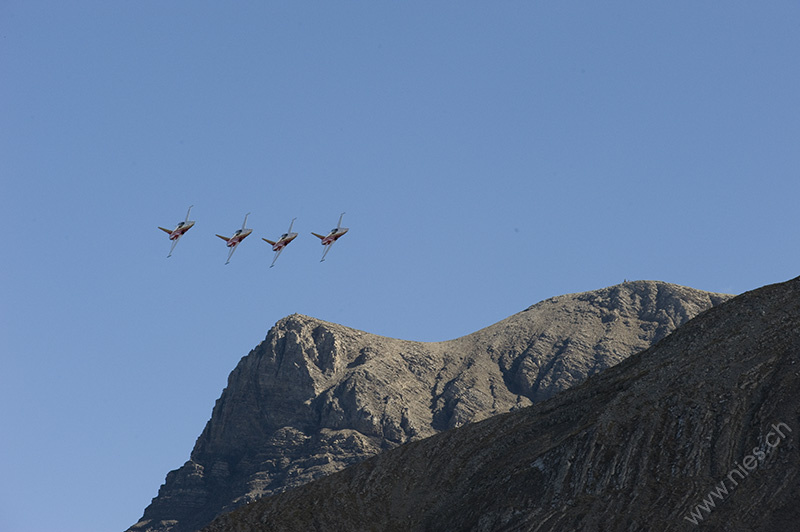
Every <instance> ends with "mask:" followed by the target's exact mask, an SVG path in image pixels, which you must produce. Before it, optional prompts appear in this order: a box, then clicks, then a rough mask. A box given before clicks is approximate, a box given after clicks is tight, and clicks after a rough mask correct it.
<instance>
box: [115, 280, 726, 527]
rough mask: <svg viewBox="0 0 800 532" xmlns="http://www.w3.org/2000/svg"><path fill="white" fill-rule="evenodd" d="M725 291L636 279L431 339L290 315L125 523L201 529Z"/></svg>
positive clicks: (643, 334)
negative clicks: (136, 516) (187, 451)
mask: <svg viewBox="0 0 800 532" xmlns="http://www.w3.org/2000/svg"><path fill="white" fill-rule="evenodd" d="M728 297H729V296H724V295H720V294H711V293H708V292H702V291H699V290H693V289H690V288H685V287H681V286H676V285H671V284H667V283H660V282H651V281H637V282H628V283H624V284H622V285H618V286H613V287H610V288H606V289H602V290H596V291H592V292H586V293H581V294H572V295H567V296H560V297H555V298H552V299H548V300H546V301H543V302H541V303H538V304H536V305H534V306H532V307H530V308H528V309H527V310H525V311H523V312H520V313H518V314H515V315H513V316H511V317H509V318H507V319H505V320H503V321H501V322H499V323H497V324H495V325H492V326H490V327H487V328H485V329H482V330H480V331H478V332H475V333H473V334H470V335H467V336H464V337H462V338H458V339H455V340H450V341H445V342H433V343H423V342H412V341H404V340H396V339H391V338H385V337H381V336H377V335H372V334H369V333H365V332H362V331H357V330H354V329H350V328H347V327H343V326H341V325H336V324H333V323H327V322H323V321H320V320H316V319H313V318H309V317H306V316H301V315H296V314H295V315H292V316H289V317H287V318H284V319H282V320H281V321H279V322H278V323H277V324H276V325H275V326H274V327H273V328H272V329H271V330H270V332H269V334H268V335H267V337H266V339H265V340H264V341H263V342H262V343H261V344H260V345H259V346H258V347H256V348H255V349H254V350H253V351H252V352H251V353H250V354H249V355H247V356H246V357H244V358H243V359H242V360H241V361H240V362H239V364H238V366H237V367H236V369H234V371H233V372H232V373H231V375H230V377H229V379H228V386H227V388H226V389H225V390H224V391H223V393H222V396H221V397H220V399H219V400H218V401H217V404H216V406H215V407H214V410H213V413H212V417H211V420H210V421H209V422H208V424H207V425H206V428H205V430H204V431H203V433H202V434H201V436H200V437H199V438H198V440H197V443H196V445H195V448H194V450H193V451H192V454H191V459H190V460H189V461H188V462H186V464H184V466H183V467H181V468H180V469H178V470H175V471H172V472H170V473H169V474H168V475H167V479H166V482H165V484H164V485H163V486H162V487H161V489H160V490H159V494H158V497H156V498H155V499H153V502H152V504H151V505H150V506H149V507H148V508H147V509H146V510H145V513H144V516H143V517H142V519H141V520H140V522H139V523H137V524H136V525H134V526H133V527H131V529H130V530H131V531H160V532H188V531H194V530H197V529H198V528H200V527H202V526H204V525H205V524H207V523H208V522H210V521H211V519H212V518H214V517H215V516H216V515H218V514H219V513H222V512H225V511H229V510H231V509H233V508H235V507H237V506H240V505H242V504H244V503H246V502H249V501H252V500H254V499H258V498H260V497H264V496H268V495H273V494H276V493H280V492H282V491H284V490H286V489H287V488H290V487H294V486H299V485H302V484H305V483H307V482H309V481H311V480H314V479H316V478H319V477H322V476H325V475H328V474H330V473H333V472H335V471H339V470H341V469H342V468H344V467H346V466H348V465H351V464H354V463H356V462H360V461H362V460H364V459H366V458H368V457H370V456H373V455H375V454H377V453H379V452H380V451H382V450H386V449H391V448H394V447H397V446H398V445H401V444H403V443H406V442H409V441H412V440H418V439H421V438H425V437H428V436H431V435H434V434H436V433H438V432H440V431H443V430H447V429H451V428H454V427H459V426H461V425H464V424H466V423H469V422H473V421H478V420H481V419H485V418H487V417H489V416H493V415H496V414H501V413H505V412H509V411H512V410H515V409H519V408H522V407H525V406H529V405H531V404H533V403H534V402H537V401H540V400H543V399H547V398H549V397H551V396H552V395H554V394H556V393H558V392H560V391H562V390H565V389H567V388H570V387H572V386H574V385H576V384H578V383H581V382H582V381H584V380H585V379H586V378H587V377H589V376H591V375H593V374H595V373H597V372H599V371H601V370H603V369H605V368H608V367H610V366H613V365H615V364H617V363H618V362H620V361H621V360H623V359H625V358H626V357H629V356H630V355H632V354H634V353H636V352H638V351H641V350H642V349H645V348H647V347H649V346H650V345H652V344H653V343H654V342H656V341H658V340H660V339H662V338H664V337H665V336H666V335H668V334H669V333H670V332H671V331H672V330H674V329H675V328H676V327H678V326H679V325H681V324H682V323H684V322H686V321H687V320H688V319H690V318H692V317H693V316H695V315H697V314H698V313H700V312H702V311H705V310H707V309H709V308H710V307H712V306H713V305H715V304H717V303H719V302H721V301H723V300H725V299H727V298H728Z"/></svg>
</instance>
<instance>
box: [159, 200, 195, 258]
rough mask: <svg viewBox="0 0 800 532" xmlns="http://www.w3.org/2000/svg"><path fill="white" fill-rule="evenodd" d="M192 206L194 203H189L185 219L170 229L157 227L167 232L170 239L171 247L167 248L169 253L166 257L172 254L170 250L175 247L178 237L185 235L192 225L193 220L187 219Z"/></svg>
mask: <svg viewBox="0 0 800 532" xmlns="http://www.w3.org/2000/svg"><path fill="white" fill-rule="evenodd" d="M192 207H194V205H190V206H189V210H188V211H186V219H185V220H184V221H182V222H180V223H178V225H177V226H176V227H175V229H173V230H172V231H170V230H169V229H165V228H163V227H159V229H161V230H162V231H164V232H165V233H167V234H168V235H169V239H170V240H172V247H170V248H169V255H167V257H171V256H172V251H173V250H174V249H175V246H177V245H178V240H180V238H181V237H182V236H183V235H185V234H186V232H187V231H188V230H189V229H191V228H192V226H193V225H194V221H193V220H192V221H189V213H190V212H191V210H192Z"/></svg>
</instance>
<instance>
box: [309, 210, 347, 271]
mask: <svg viewBox="0 0 800 532" xmlns="http://www.w3.org/2000/svg"><path fill="white" fill-rule="evenodd" d="M344 214H345V213H342V214H340V215H339V223H338V224H336V227H334V228H333V229H331V232H330V233H328V234H327V235H326V236H322V235H318V234H317V233H311V234H312V235H314V236H315V237H317V238H319V239H320V240H322V245H323V246H326V247H325V251H323V252H322V259H320V262H322V261H324V260H325V255H327V254H328V251H330V249H331V246H333V243H334V242H336V241H337V240H339V239H340V238H341V237H342V236H344V234H345V233H346V232H348V231H349V230H350V229H349V228H347V227H342V216H344Z"/></svg>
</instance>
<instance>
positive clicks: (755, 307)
mask: <svg viewBox="0 0 800 532" xmlns="http://www.w3.org/2000/svg"><path fill="white" fill-rule="evenodd" d="M799 442H800V278H798V279H794V280H792V281H789V282H786V283H783V284H778V285H773V286H768V287H764V288H762V289H759V290H756V291H753V292H750V293H747V294H744V295H742V296H739V297H737V298H735V299H733V300H731V301H729V302H727V303H724V304H722V305H720V306H719V307H716V308H714V309H712V310H710V311H709V312H706V313H704V314H702V315H701V316H699V317H697V318H696V319H694V320H692V321H691V322H689V323H688V324H686V325H684V326H683V327H681V328H680V329H679V330H677V331H676V332H675V333H674V334H672V335H671V336H669V337H668V338H667V339H665V340H664V341H663V342H661V343H659V344H658V345H656V346H654V347H652V348H650V349H648V350H647V351H645V352H643V353H640V354H637V355H634V356H632V357H630V358H629V359H627V360H625V361H623V362H622V363H620V364H619V365H617V366H615V367H613V368H611V369H609V370H607V371H604V372H603V373H601V374H599V375H596V376H594V377H592V378H590V379H589V380H588V381H587V382H585V383H584V384H583V385H580V386H577V387H574V388H572V389H570V390H567V391H565V392H563V393H561V394H559V395H557V396H555V397H553V398H552V399H550V400H549V401H545V402H542V403H539V404H536V405H534V406H532V407H530V408H527V409H524V410H521V411H518V412H513V413H509V414H504V415H499V416H496V417H493V418H491V419H488V420H485V421H483V422H480V423H475V424H470V425H467V426H465V427H462V428H460V429H455V430H452V431H448V432H445V433H442V434H439V435H436V436H433V437H431V438H428V439H426V440H423V441H419V442H413V443H410V444H408V445H405V446H402V447H400V448H398V449H395V450H392V451H389V452H386V453H382V454H381V455H379V456H377V457H374V458H371V459H369V460H367V461H365V462H363V463H361V464H358V465H356V466H353V467H351V468H348V469H346V470H345V471H343V472H340V473H337V474H335V475H331V476H329V477H326V478H323V479H320V480H318V481H316V482H313V483H311V484H308V485H306V486H303V487H300V488H298V489H295V490H291V491H288V492H285V493H283V494H280V495H277V496H275V497H270V498H267V499H262V500H261V501H258V502H256V503H253V504H251V505H248V506H247V507H245V508H242V509H239V510H237V511H236V512H234V513H232V514H228V515H224V516H221V517H220V518H219V519H218V520H217V521H215V522H214V523H213V524H212V525H211V526H209V527H208V528H206V529H204V532H233V531H239V532H241V531H255V530H276V531H294V530H297V531H299V530H303V531H314V530H319V531H322V530H325V531H336V530H407V531H414V530H453V531H458V530H476V531H480V530H487V531H488V530H505V531H511V530H529V531H540V530H541V531H545V530H547V531H549V530H556V531H559V530H584V531H597V530H606V531H617V530H619V531H623V530H624V531H634V530H635V531H638V530H725V531H729V532H736V531H765V532H766V531H778V530H796V529H797V523H798V522H800V505H798V504H797V503H798V499H800V446H799V445H798V443H799Z"/></svg>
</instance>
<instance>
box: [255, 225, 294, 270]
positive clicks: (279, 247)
mask: <svg viewBox="0 0 800 532" xmlns="http://www.w3.org/2000/svg"><path fill="white" fill-rule="evenodd" d="M295 220H297V218H292V221H291V223H290V224H289V230H288V231H286V232H285V233H283V234H282V235H281V237H280V238H279V239H278V240H277V242H273V241H272V240H267V239H266V238H262V239H261V240H263V241H264V242H266V243H267V244H270V245H272V251H274V252H275V258H274V259H272V264H270V265H269V267H270V268H272V267H273V266H275V261H276V260H278V256H280V254H281V251H283V248H285V247H286V246H288V245H289V243H290V242H291V241H292V240H294V239H295V238H297V233H292V226H293V225H294V221H295Z"/></svg>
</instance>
